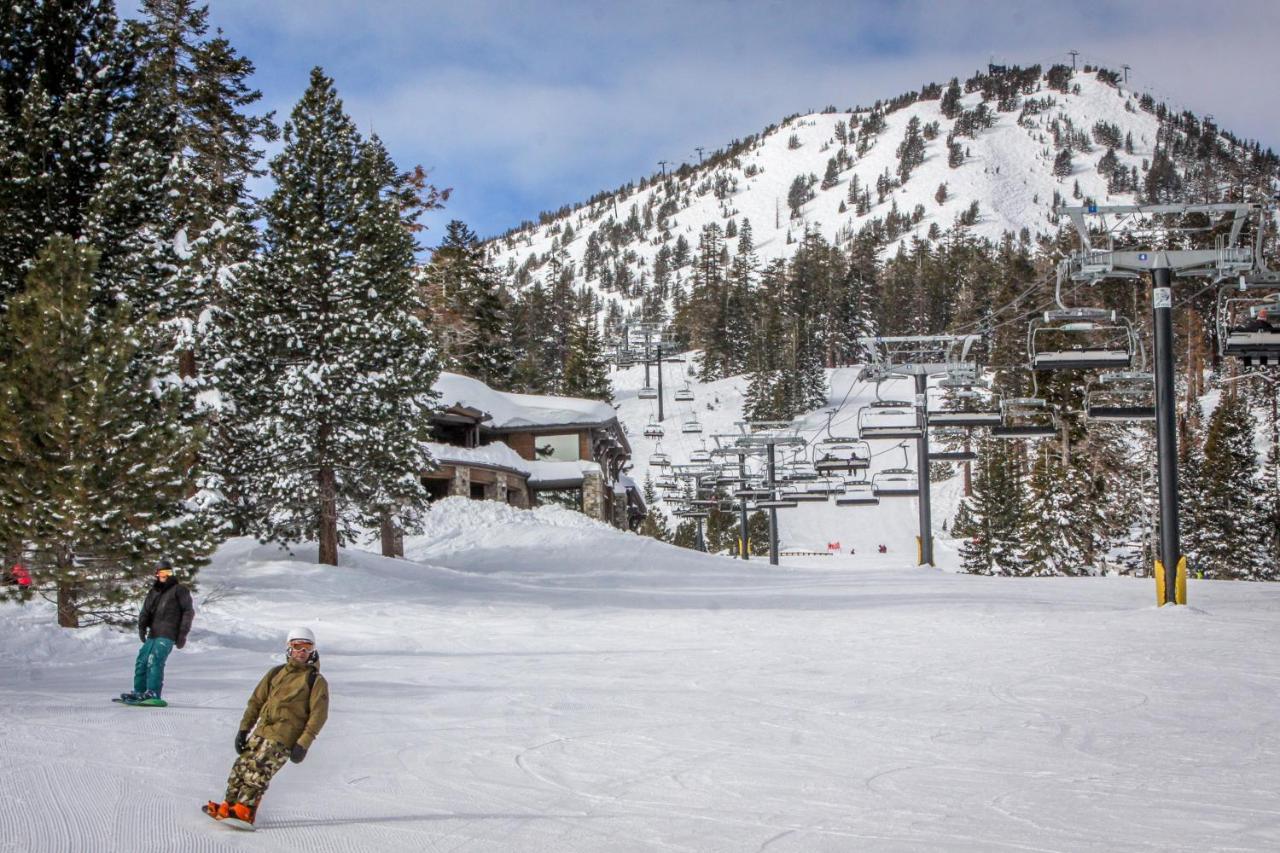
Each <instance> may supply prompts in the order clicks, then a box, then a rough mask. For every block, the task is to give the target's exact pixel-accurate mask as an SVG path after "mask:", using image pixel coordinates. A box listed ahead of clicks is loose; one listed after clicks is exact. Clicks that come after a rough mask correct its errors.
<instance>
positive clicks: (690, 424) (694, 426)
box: [680, 415, 702, 435]
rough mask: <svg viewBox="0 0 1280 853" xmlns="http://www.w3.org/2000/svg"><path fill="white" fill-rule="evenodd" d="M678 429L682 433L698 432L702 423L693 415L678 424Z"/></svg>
mask: <svg viewBox="0 0 1280 853" xmlns="http://www.w3.org/2000/svg"><path fill="white" fill-rule="evenodd" d="M680 431H681V432H683V433H691V434H695V435H696V434H698V433H701V432H702V424H701V422H699V421H698V416H697V415H693V416H691V417H690V418H689V419H688V420H686V421H685V422H684V423H682V424H681V425H680Z"/></svg>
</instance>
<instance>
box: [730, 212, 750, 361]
mask: <svg viewBox="0 0 1280 853" xmlns="http://www.w3.org/2000/svg"><path fill="white" fill-rule="evenodd" d="M756 267H757V261H756V255H755V244H754V238H753V234H752V230H751V220H750V219H743V220H742V227H741V228H740V229H739V231H738V247H737V251H736V252H735V254H734V256H733V264H732V265H731V266H730V268H729V282H728V288H729V292H728V296H727V305H726V317H725V350H726V355H727V365H726V373H727V374H729V375H734V374H739V373H744V372H746V370H747V369H748V368H749V366H750V363H751V349H752V340H751V333H752V326H753V325H754V323H755V318H754V317H755V313H756V311H757V310H758V308H757V306H756V293H755V286H756V285H755V279H756Z"/></svg>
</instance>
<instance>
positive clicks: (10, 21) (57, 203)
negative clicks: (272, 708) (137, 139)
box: [0, 0, 142, 361]
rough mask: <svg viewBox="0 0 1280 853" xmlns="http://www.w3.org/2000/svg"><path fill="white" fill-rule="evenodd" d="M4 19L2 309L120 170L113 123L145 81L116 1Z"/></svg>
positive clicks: (35, 0)
mask: <svg viewBox="0 0 1280 853" xmlns="http://www.w3.org/2000/svg"><path fill="white" fill-rule="evenodd" d="M0 20H2V21H3V25H2V26H0V57H2V59H0V218H2V219H3V222H4V227H3V228H0V310H2V309H3V307H4V306H5V305H6V304H7V303H8V300H9V299H10V298H11V297H12V296H13V295H14V294H15V293H17V292H19V291H20V290H21V289H22V287H23V286H24V283H25V280H26V274H27V272H28V270H30V268H31V266H32V265H33V264H34V262H35V258H36V255H37V254H38V253H39V252H40V251H41V250H42V249H43V248H44V247H45V245H46V244H47V242H48V240H49V238H50V237H51V236H53V235H55V234H65V235H68V236H71V237H77V238H78V237H81V236H83V235H84V234H85V231H86V220H87V219H88V217H89V215H90V211H91V208H92V207H93V205H94V203H95V199H96V197H97V196H98V193H99V188H100V186H101V184H102V182H103V181H104V180H105V179H106V178H107V173H108V172H114V171H116V169H117V168H118V167H117V165H116V164H115V163H113V162H112V153H113V149H112V143H113V140H116V139H118V138H120V137H123V134H119V136H117V134H116V133H115V132H114V128H115V125H116V123H117V121H118V120H119V118H120V116H121V114H122V113H123V112H124V111H126V110H128V109H130V108H131V106H132V103H133V97H132V93H133V91H134V87H135V86H136V85H137V82H138V78H137V73H136V71H135V70H134V69H133V68H132V67H131V66H130V65H129V64H128V63H126V62H124V60H125V58H126V55H127V50H126V47H125V45H124V44H123V43H122V39H121V36H120V32H119V24H118V21H117V19H116V15H115V4H114V3H113V2H112V0H82V2H65V3H47V2H41V0H14V2H11V3H8V4H7V5H6V7H5V11H4V13H3V18H0ZM104 164H105V165H106V167H107V168H106V169H104V168H103V167H104ZM139 224H142V223H138V222H137V221H136V220H135V225H139ZM99 248H100V249H102V250H104V251H107V252H113V251H115V247H114V246H103V247H99ZM4 345H5V342H3V341H0V361H3V360H4V357H3V356H4V353H3V347H4Z"/></svg>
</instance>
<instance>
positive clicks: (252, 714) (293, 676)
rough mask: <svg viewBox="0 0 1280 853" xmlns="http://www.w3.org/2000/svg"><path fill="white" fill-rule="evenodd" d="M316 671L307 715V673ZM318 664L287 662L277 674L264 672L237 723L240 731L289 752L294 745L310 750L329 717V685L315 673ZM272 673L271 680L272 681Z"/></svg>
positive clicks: (270, 671) (318, 666)
mask: <svg viewBox="0 0 1280 853" xmlns="http://www.w3.org/2000/svg"><path fill="white" fill-rule="evenodd" d="M313 668H314V669H315V670H317V672H316V681H315V684H314V685H312V687H311V696H310V700H311V711H310V713H308V712H307V699H308V697H307V673H308V671H310V670H312V669H313ZM319 669H320V665H319V663H312V664H305V663H298V662H297V661H294V660H290V661H289V662H288V663H286V664H285V665H284V666H283V667H282V668H280V670H279V672H276V669H275V668H274V667H273V668H272V669H270V670H268V671H267V674H266V675H264V676H262V680H261V681H259V682H258V686H257V687H255V688H254V690H253V695H252V696H250V697H249V706H248V707H247V708H245V711H244V717H243V718H242V719H241V720H240V729H241V730H242V731H253V730H254V726H257V730H256V731H255V734H257V735H258V737H261V738H266V739H267V740H270V741H275V742H276V743H278V744H280V745H281V746H283V747H284V748H285V749H292V748H293V745H294V744H295V743H296V744H298V745H300V746H301V747H302V748H303V749H310V748H311V743H312V741H314V740H315V739H316V735H318V734H320V729H321V728H323V727H324V721H325V720H327V719H328V718H329V683H328V682H327V681H325V680H324V676H323V675H321V674H320V673H319V672H318V670H319ZM272 673H275V677H274V678H272V677H271V676H272Z"/></svg>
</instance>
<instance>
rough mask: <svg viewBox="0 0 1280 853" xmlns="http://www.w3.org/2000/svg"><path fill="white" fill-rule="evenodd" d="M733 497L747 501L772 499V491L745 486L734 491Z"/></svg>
mask: <svg viewBox="0 0 1280 853" xmlns="http://www.w3.org/2000/svg"><path fill="white" fill-rule="evenodd" d="M733 496H734V497H735V498H746V499H747V500H757V499H760V498H771V497H773V489H764V488H760V487H759V486H747V487H744V488H741V489H734V490H733Z"/></svg>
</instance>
